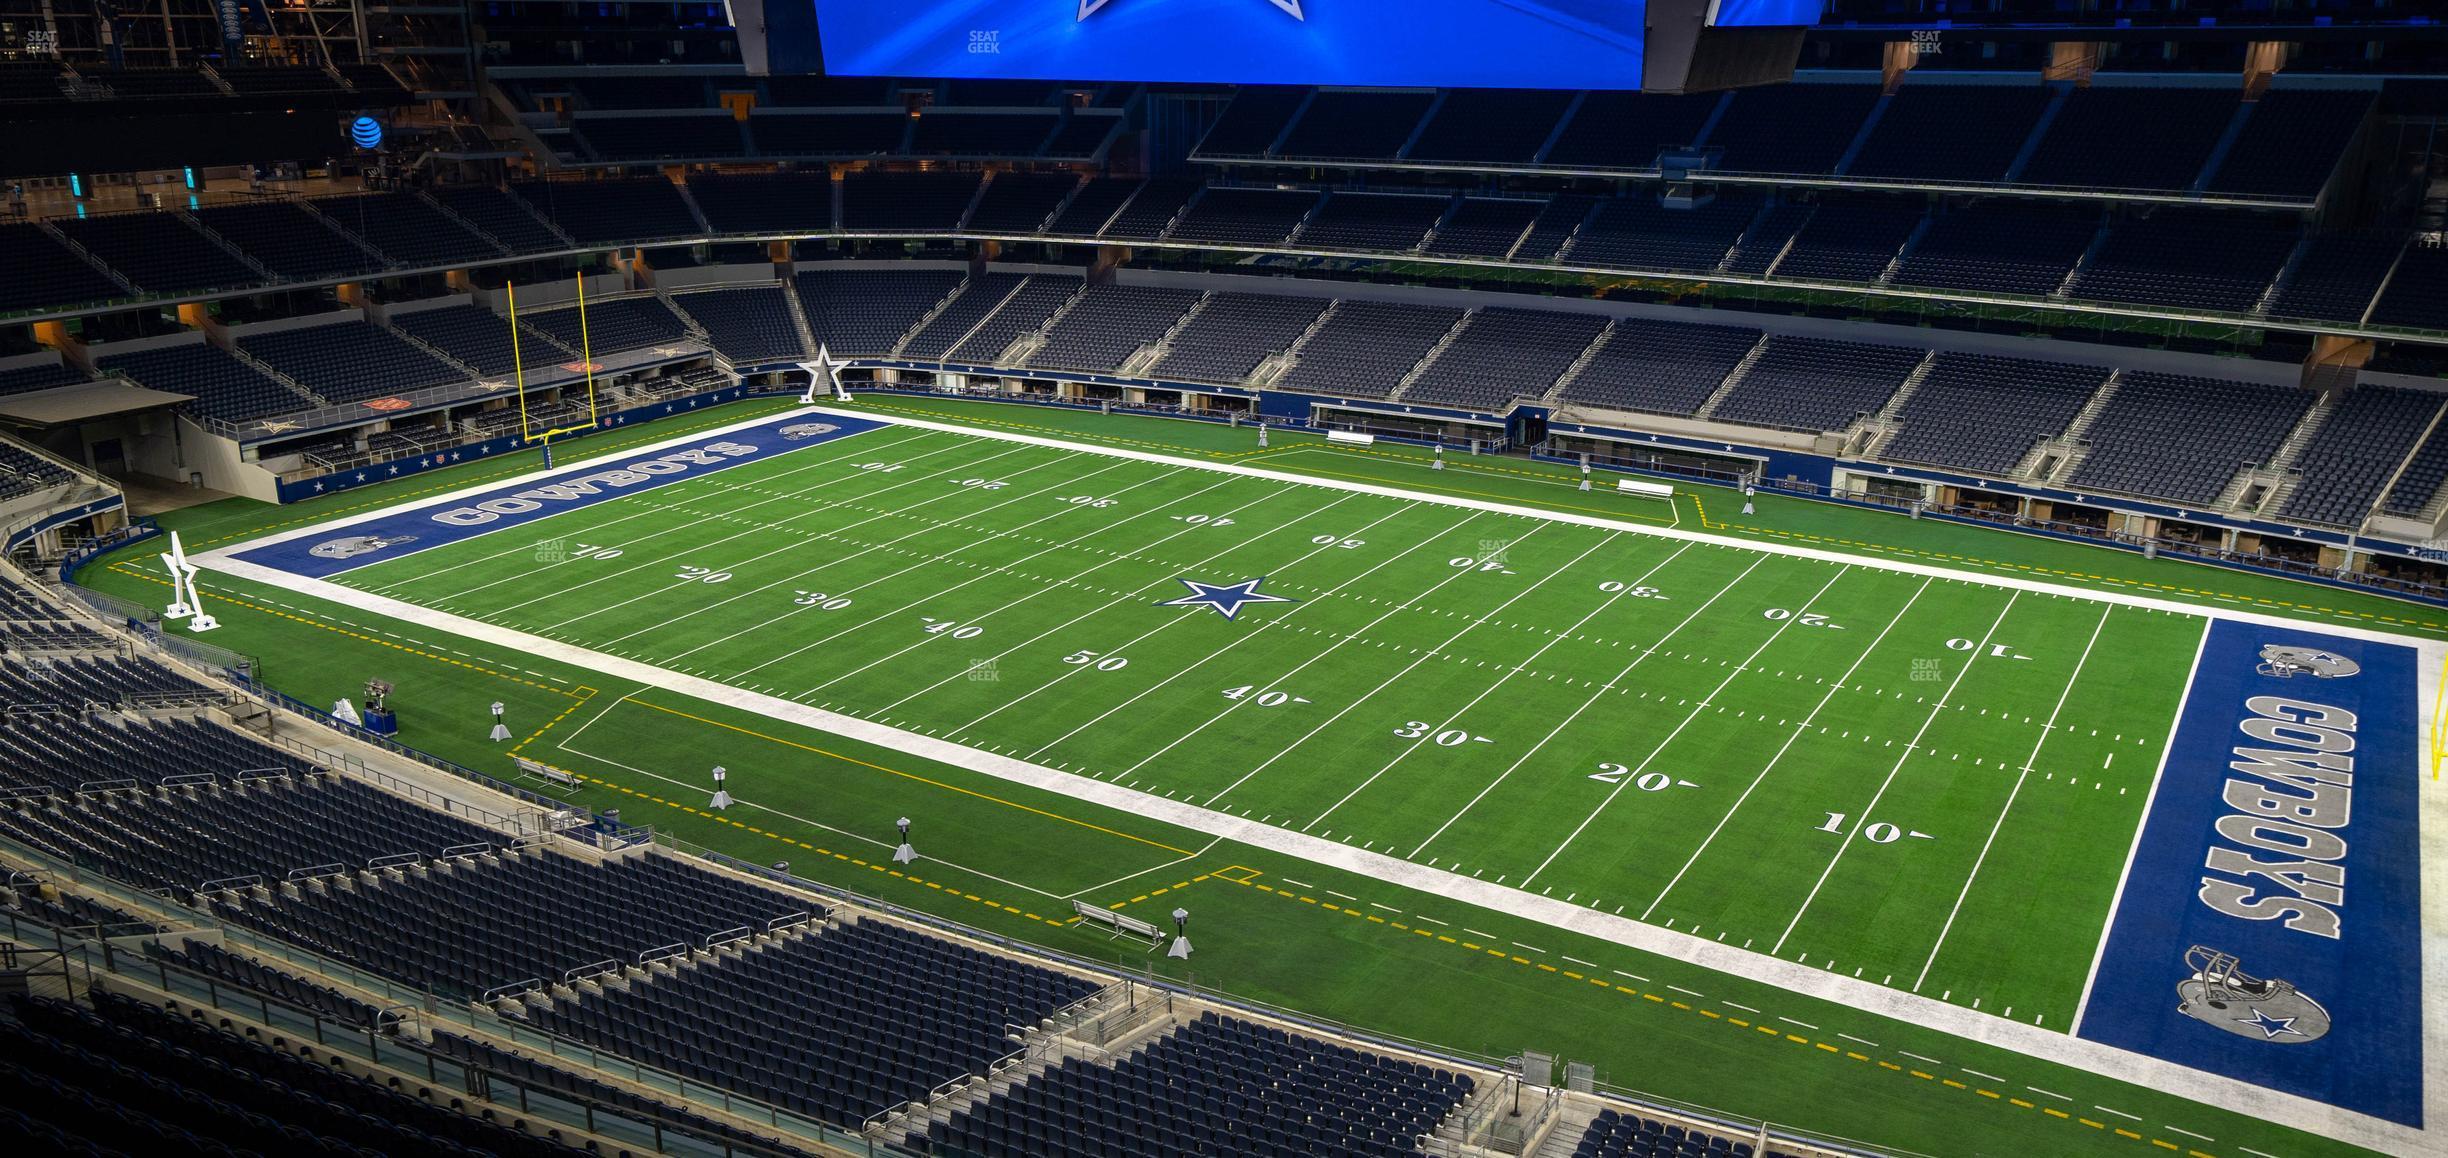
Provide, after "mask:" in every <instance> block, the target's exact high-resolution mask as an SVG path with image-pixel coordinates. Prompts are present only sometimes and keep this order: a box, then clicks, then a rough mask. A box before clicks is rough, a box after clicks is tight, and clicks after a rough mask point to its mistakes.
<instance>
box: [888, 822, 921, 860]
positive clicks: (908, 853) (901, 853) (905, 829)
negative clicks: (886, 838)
mask: <svg viewBox="0 0 2448 1158" xmlns="http://www.w3.org/2000/svg"><path fill="white" fill-rule="evenodd" d="M893 823H894V824H895V825H898V826H899V827H900V829H901V847H899V848H896V849H894V850H893V863H894V864H908V863H910V862H911V861H914V860H917V859H918V850H917V849H914V848H911V847H910V842H909V824H910V821H909V817H906V816H904V817H902V818H901V819H899V820H896V821H894V822H893Z"/></svg>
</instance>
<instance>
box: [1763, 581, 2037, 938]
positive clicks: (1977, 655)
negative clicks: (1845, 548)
mask: <svg viewBox="0 0 2448 1158" xmlns="http://www.w3.org/2000/svg"><path fill="white" fill-rule="evenodd" d="M2022 597H2023V593H2022V592H2020V591H2017V592H2015V593H2013V594H2011V595H2008V596H2007V597H2006V606H2004V607H2001V608H1998V614H1997V618H1996V619H1994V620H1991V621H1990V623H1989V630H1987V631H1985V632H1982V633H1981V638H1980V646H1979V647H1976V648H1973V649H1972V655H1971V657H1970V658H1968V659H1966V660H1964V665H1963V666H1962V667H1960V668H1957V669H1956V670H1955V679H1954V682H1952V683H1949V684H1948V685H1947V690H1946V694H1945V695H1942V696H1940V697H1938V702H1937V703H1936V704H1933V705H1931V706H1930V714H1929V718H1928V719H1926V720H1923V721H1921V729H1920V730H1919V731H1917V732H1914V733H1913V738H1912V741H1911V742H1910V743H1907V744H1905V745H1904V754H1903V755H1901V756H1898V757H1896V762H1895V766H1894V767H1891V768H1889V769H1887V778H1886V779H1885V780H1882V781H1879V786H1878V791H1876V792H1873V793H1871V794H1870V803H1868V804H1865V805H1863V806H1862V810H1861V814H1860V815H1859V816H1856V817H1854V818H1853V823H1852V825H1851V826H1850V827H1848V828H1846V829H1845V835H1844V840H1843V841H1841V842H1839V843H1838V844H1837V845H1836V855H1834V856H1831V857H1829V858H1828V862H1827V867H1826V868H1824V869H1821V870H1819V880H1818V881H1817V882H1816V883H1814V884H1812V885H1811V891H1810V895H1809V896H1806V897H1804V898H1802V907H1801V908H1798V909H1795V910H1794V915H1793V920H1790V921H1787V922H1786V923H1785V931H1784V932H1783V933H1780V934H1778V935H1777V939H1776V944H1774V945H1772V946H1769V949H1768V952H1769V954H1770V955H1771V956H1773V955H1775V954H1776V953H1777V952H1778V951H1780V950H1782V949H1784V948H1785V940H1786V938H1788V937H1791V936H1793V931H1794V929H1795V928H1797V927H1799V926H1800V925H1801V924H1802V915H1803V914H1805V913H1808V912H1810V907H1811V902H1813V901H1816V900H1818V899H1819V890H1820V889H1822V888H1824V887H1826V886H1827V881H1828V878H1829V877H1831V876H1834V875H1835V873H1836V862H1838V861H1841V860H1843V859H1844V854H1845V850H1846V849H1849V848H1851V847H1853V838H1854V837H1855V836H1856V835H1859V834H1860V832H1861V830H1862V828H1863V827H1864V826H1866V825H1868V824H1869V822H1870V814H1871V813H1872V812H1875V811H1877V810H1878V803H1879V799H1880V798H1881V797H1884V796H1886V795H1887V787H1888V786H1889V785H1891V784H1894V783H1895V778H1896V773H1898V772H1901V771H1903V770H1904V762H1905V761H1906V760H1910V759H1912V755H1913V752H1914V751H1916V750H1918V749H1919V748H1920V746H1921V737H1923V736H1926V735H1929V730H1930V725H1932V724H1935V723H1937V722H1938V717H1939V715H1940V714H1941V713H1943V712H1945V711H1946V709H1947V703H1948V701H1950V700H1953V699H1954V698H1955V689H1957V688H1960V687H1962V686H1963V682H1964V677H1965V676H1968V675H1971V674H1972V668H1973V666H1974V665H1976V664H1978V663H1979V662H1980V661H1981V657H1983V656H1985V655H1987V654H1988V653H1989V641H1990V640H1991V639H1993V638H1995V637H1996V636H1997V629H1998V627H1999V625H2001V624H2003V623H2005V622H2006V616H2007V615H2008V614H2009V613H2010V612H2012V611H2013V610H2014V605H2015V600H2017V599H2020V598H2022Z"/></svg>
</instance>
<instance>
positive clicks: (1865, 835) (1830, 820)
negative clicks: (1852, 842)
mask: <svg viewBox="0 0 2448 1158" xmlns="http://www.w3.org/2000/svg"><path fill="white" fill-rule="evenodd" d="M1844 822H1845V814H1844V813H1841V812H1831V813H1828V814H1827V823H1826V824H1822V825H1820V826H1819V827H1818V828H1817V829H1816V831H1819V832H1833V833H1836V834H1838V835H1842V834H1843V833H1844ZM1861 834H1862V839H1864V840H1867V841H1869V842H1870V843H1872V844H1894V843H1895V842H1896V841H1897V840H1898V839H1900V838H1902V837H1907V836H1909V837H1912V838H1913V839H1914V840H1936V839H1938V838H1937V837H1934V836H1931V835H1930V834H1928V833H1926V832H1917V831H1914V830H1912V829H1909V828H1897V827H1896V826H1895V825H1892V824H1889V823H1887V822H1886V821H1884V820H1881V821H1877V822H1875V823H1872V824H1865V825H1863V826H1862V830H1861Z"/></svg>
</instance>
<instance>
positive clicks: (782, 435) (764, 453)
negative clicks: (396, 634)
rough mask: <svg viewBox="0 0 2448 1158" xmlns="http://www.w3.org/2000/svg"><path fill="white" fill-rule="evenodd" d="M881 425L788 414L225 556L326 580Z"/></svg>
mask: <svg viewBox="0 0 2448 1158" xmlns="http://www.w3.org/2000/svg"><path fill="white" fill-rule="evenodd" d="M882 425H883V423H880V422H874V421H870V420H867V419H863V418H852V417H848V416H846V415H838V414H827V415H824V416H823V417H822V418H815V417H810V416H807V415H790V416H784V417H780V418H776V419H774V420H773V421H771V422H766V423H762V424H759V425H756V426H749V427H743V428H741V429H738V430H733V431H730V432H727V433H725V434H722V435H720V436H717V437H709V438H707V439H706V440H705V441H704V442H701V443H697V444H695V445H693V446H675V447H668V448H666V449H663V450H658V451H653V452H650V453H646V454H641V455H639V456H638V457H635V458H623V457H620V456H612V457H609V458H605V459H598V460H596V461H594V462H589V463H584V464H581V465H578V466H574V467H571V468H570V469H568V470H564V471H561V472H559V473H556V474H553V475H549V476H547V477H544V478H541V479H529V480H527V481H525V482H520V483H513V484H511V485H508V486H504V487H501V488H499V489H497V490H493V491H485V492H478V493H474V494H463V495H458V496H456V497H453V498H449V499H443V500H440V501H437V502H434V503H431V504H427V505H424V506H418V507H412V508H408V509H404V510H398V511H392V512H389V513H386V514H382V515H377V516H375V517H373V518H369V519H365V520H362V521H359V522H354V523H347V524H344V525H338V526H334V527H333V528H332V529H331V532H330V533H329V534H324V535H307V536H302V537H300V538H296V539H291V540H288V541H286V542H281V543H274V544H271V545H269V546H264V547H257V548H255V549H253V550H248V551H240V552H238V553H237V554H236V555H234V556H233V558H237V559H241V560H244V561H246V562H249V563H256V564H260V565H262V566H266V567H277V568H279V569H281V570H283V571H287V572H289V573H291V574H293V575H304V576H308V577H310V578H326V577H329V576H332V575H338V574H340V573H341V572H344V571H349V570H352V569H354V568H358V567H363V566H365V565H367V564H369V563H380V562H383V561H384V560H387V559H397V558H399V557H401V556H403V555H409V554H414V553H415V552H418V551H422V550H426V549H428V548H431V547H439V546H442V545H445V544H448V543H456V542H459V541H460V540H462V539H469V538H474V537H475V536H477V535H482V534H487V533H490V532H493V531H500V530H507V529H509V528H512V527H518V526H522V525H525V524H527V523H532V522H535V521H536V520H539V519H546V518H550V517H552V516H554V515H558V514H561V513H562V512H564V511H574V510H578V509H580V508H582V507H587V506H591V505H593V504H595V503H600V502H603V501H605V500H607V499H616V498H619V497H620V496H622V495H626V494H636V493H638V492H639V491H643V490H648V489H652V488H654V487H658V486H665V485H668V484H670V483H675V482H684V481H687V480H689V479H694V478H703V477H704V476H706V475H708V474H711V473H713V472H715V471H719V470H722V469H723V468H725V467H729V466H733V465H736V464H738V463H742V462H754V461H756V460H758V459H760V458H765V457H770V456H771V455H773V454H775V453H778V452H780V451H784V450H789V449H791V448H793V447H801V446H814V445H816V444H817V443H821V442H830V441H832V440H834V439H837V438H843V437H847V436H849V435H853V434H860V433H863V432H866V431H869V430H874V429H876V428H877V427H879V426H882Z"/></svg>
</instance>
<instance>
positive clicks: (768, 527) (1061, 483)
mask: <svg viewBox="0 0 2448 1158" xmlns="http://www.w3.org/2000/svg"><path fill="white" fill-rule="evenodd" d="M1068 461H1070V460H1069V459H1060V458H1058V459H1055V460H1053V461H1052V462H1044V463H1038V464H1037V465H1036V466H1024V467H1021V468H1020V469H1019V470H1015V471H1011V472H1009V473H1008V474H1006V475H1004V477H1005V478H1006V479H1014V478H1018V477H1020V476H1021V475H1024V474H1027V473H1029V472H1030V471H1033V470H1036V469H1038V467H1044V466H1054V465H1057V464H1060V463H1064V462H1068ZM1116 465H1120V464H1116ZM1111 469H1113V468H1112V467H1098V468H1097V469H1096V470H1092V471H1090V472H1088V473H1087V474H1085V475H1081V476H1079V478H1090V477H1093V476H1095V475H1099V474H1102V473H1104V472H1105V471H1107V470H1111ZM1078 481H1079V479H1078V478H1063V479H1058V480H1056V481H1054V482H1052V483H1048V484H1047V485H1045V486H1042V487H1039V488H1037V489H1036V490H1033V491H1028V492H1025V493H1022V494H1015V495H1013V496H1011V497H1010V498H1007V499H1004V500H1003V501H1001V502H998V503H994V504H992V505H990V506H986V507H983V508H980V509H979V510H977V511H975V512H973V513H972V514H971V516H970V517H975V516H977V515H983V514H985V513H986V512H987V511H994V510H1001V509H1002V508H1004V507H1008V506H1010V505H1012V504H1013V503H1016V502H1019V501H1021V500H1022V499H1033V498H1036V497H1037V496H1039V495H1042V494H1044V493H1046V492H1047V491H1050V490H1055V489H1057V488H1062V487H1068V486H1071V485H1072V484H1074V483H1076V482H1078ZM966 489H967V488H955V489H953V490H951V491H948V492H945V493H943V494H939V495H936V496H935V497H934V498H931V499H920V500H918V501H917V502H914V503H911V504H910V505H908V506H906V507H900V508H896V509H894V510H889V511H878V512H877V513H875V514H872V515H869V516H867V517H866V518H863V519H859V520H856V521H854V522H850V523H844V524H843V525H841V526H839V527H834V528H831V529H829V530H822V531H817V532H815V534H816V535H817V536H820V537H821V536H827V535H831V536H840V535H841V533H842V532H844V531H848V530H850V529H852V528H855V527H863V526H866V525H867V524H869V523H874V522H881V521H883V520H885V519H891V518H901V517H907V516H908V515H909V512H911V511H914V510H916V509H918V508H919V507H923V506H926V505H927V504H929V503H936V502H942V501H944V500H946V499H950V498H956V497H958V496H959V495H960V494H961V493H962V492H963V491H964V490H966ZM845 501H847V500H845ZM825 509H827V510H830V509H832V508H831V507H827V508H825ZM815 513H818V512H815V511H809V512H803V514H800V515H791V516H788V517H786V518H784V519H782V520H781V522H774V523H765V524H763V525H760V526H756V527H751V528H749V529H748V530H746V531H742V532H741V533H740V534H739V535H732V536H730V537H729V538H724V539H716V540H714V542H712V543H708V544H706V545H705V546H706V547H713V546H717V545H720V544H722V543H726V542H729V541H730V540H731V539H736V538H739V537H741V536H742V535H753V534H756V533H758V532H760V531H774V530H779V529H781V527H782V525H783V523H788V522H791V521H793V520H795V519H798V518H802V517H804V516H805V515H806V514H815ZM917 518H918V521H919V522H921V523H924V524H928V525H926V526H920V527H915V528H912V529H911V530H908V531H904V532H902V533H901V534H898V535H895V536H893V537H892V538H889V539H886V540H884V541H883V542H881V543H870V544H868V545H866V546H864V547H861V548H859V549H858V550H856V551H853V552H851V553H849V554H847V555H838V556H835V557H833V558H831V559H827V560H825V561H824V562H823V563H821V564H818V565H817V566H815V567H811V568H809V569H807V570H805V571H801V572H798V573H797V574H794V575H792V576H791V577H790V578H789V579H781V580H775V581H774V582H773V583H767V584H765V585H764V586H762V587H757V588H754V589H753V590H750V591H744V592H741V593H740V594H739V595H737V596H733V598H734V599H737V598H744V597H746V596H748V595H752V594H755V593H756V592H759V591H764V590H767V589H769V588H771V587H773V586H775V584H776V583H787V582H790V581H792V580H795V579H800V578H804V577H806V576H809V575H813V574H815V573H816V572H818V571H822V570H824V569H825V568H827V567H831V566H833V565H834V564H836V563H846V562H848V561H850V560H852V559H856V558H858V557H860V556H862V555H865V554H867V553H869V552H871V551H882V550H887V549H889V548H891V546H892V545H893V544H895V543H898V542H901V541H902V540H904V539H914V538H917V537H918V536H920V535H924V534H927V533H929V532H933V531H940V530H942V529H943V527H944V524H943V522H942V520H939V519H929V518H926V517H924V516H917ZM1043 521H1044V520H1042V519H1039V520H1033V521H1032V522H1031V523H1029V524H1026V525H1030V526H1033V525H1035V523H1037V522H1043ZM1014 529H1015V530H1016V529H1018V528H1014ZM1010 533H1011V532H1010V531H1003V532H999V533H997V534H993V535H989V536H987V537H986V538H984V539H975V540H971V541H970V542H968V543H963V544H961V546H960V547H956V548H954V550H961V549H964V548H967V547H969V546H971V545H972V544H974V543H984V542H991V541H992V540H995V539H999V538H1001V537H1003V535H1007V534H1010ZM842 541H843V542H845V543H847V542H850V541H851V540H849V539H846V538H845V539H843V540H842ZM806 545H807V543H806V541H805V540H804V539H794V538H793V537H791V536H784V539H783V543H782V545H781V546H779V547H775V548H774V549H772V550H770V551H759V552H757V553H756V554H754V555H750V556H748V557H747V558H745V559H740V560H737V561H726V562H724V563H722V564H720V565H719V566H717V567H715V568H714V569H715V570H718V571H730V570H732V569H734V568H738V567H745V566H747V565H748V564H750V563H756V562H761V561H763V560H766V559H770V558H772V557H774V556H776V555H781V554H786V553H788V552H792V551H797V550H799V549H801V548H803V547H805V546H806ZM704 549H705V547H697V548H691V550H693V551H702V550H704ZM946 554H950V552H946ZM678 557H679V556H678V555H676V554H675V555H671V556H667V557H666V558H665V562H667V563H668V562H669V561H670V560H672V559H676V558H678ZM937 557H938V558H941V556H937ZM696 586H700V584H698V583H697V582H696V581H695V580H691V579H683V580H681V581H679V582H677V583H667V584H665V585H663V586H661V587H657V588H655V589H654V590H652V591H645V592H640V593H639V594H636V595H632V596H630V597H629V598H627V599H623V600H621V601H620V602H618V603H607V604H604V605H603V606H601V607H597V608H594V609H592V610H589V611H586V612H583V613H581V614H578V615H573V616H571V617H569V618H568V619H564V620H562V621H561V622H559V623H556V624H553V625H552V626H551V627H549V628H546V629H545V630H547V631H553V630H557V629H559V628H563V627H567V626H569V625H570V624H573V623H576V622H578V621H579V620H581V619H590V618H593V617H594V616H597V615H601V614H603V613H604V612H607V611H611V610H613V609H615V608H621V607H627V606H629V605H630V604H632V603H636V602H638V601H640V600H644V599H650V598H652V597H654V596H657V595H662V594H665V593H667V592H671V591H677V590H679V589H681V588H683V587H696ZM835 594H840V592H836V593H835ZM707 606H712V605H711V604H701V605H699V607H698V608H697V610H698V611H702V610H704V609H705V608H706V607H707ZM690 614H695V612H694V611H692V612H690ZM681 618H685V617H681ZM660 625H661V624H659V623H658V624H657V626H660ZM639 630H640V631H644V630H648V629H646V628H641V629H639ZM629 634H630V635H636V634H639V632H636V631H633V632H630V633H629ZM621 638H622V639H627V638H629V636H627V635H624V636H622V637H621Z"/></svg>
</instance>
